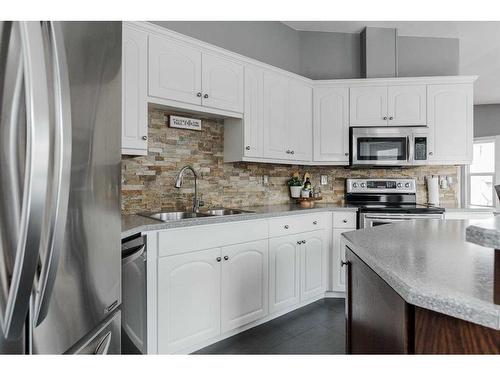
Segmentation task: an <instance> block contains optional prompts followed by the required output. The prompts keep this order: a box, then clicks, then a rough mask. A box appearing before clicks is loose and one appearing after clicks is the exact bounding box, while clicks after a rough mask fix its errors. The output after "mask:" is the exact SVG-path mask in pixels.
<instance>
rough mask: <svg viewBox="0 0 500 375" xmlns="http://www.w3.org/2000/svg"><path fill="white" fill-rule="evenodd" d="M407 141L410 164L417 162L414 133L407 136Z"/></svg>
mask: <svg viewBox="0 0 500 375" xmlns="http://www.w3.org/2000/svg"><path fill="white" fill-rule="evenodd" d="M406 142H407V143H408V147H407V152H408V158H407V159H406V160H407V161H408V164H415V150H414V147H415V138H414V137H413V135H409V136H408V137H406Z"/></svg>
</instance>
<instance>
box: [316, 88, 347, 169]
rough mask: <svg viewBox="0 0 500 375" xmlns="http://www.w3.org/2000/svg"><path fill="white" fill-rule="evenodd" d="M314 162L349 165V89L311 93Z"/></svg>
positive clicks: (318, 90)
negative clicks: (312, 103)
mask: <svg viewBox="0 0 500 375" xmlns="http://www.w3.org/2000/svg"><path fill="white" fill-rule="evenodd" d="M313 126H314V160H315V161H338V162H345V163H346V164H348V163H349V89H348V88H347V87H332V88H317V89H315V90H314V121H313Z"/></svg>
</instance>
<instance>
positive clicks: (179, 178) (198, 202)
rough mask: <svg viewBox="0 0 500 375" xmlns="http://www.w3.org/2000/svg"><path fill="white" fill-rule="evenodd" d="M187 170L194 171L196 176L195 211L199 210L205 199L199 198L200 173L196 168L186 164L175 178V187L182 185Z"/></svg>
mask: <svg viewBox="0 0 500 375" xmlns="http://www.w3.org/2000/svg"><path fill="white" fill-rule="evenodd" d="M186 170H190V171H191V172H193V176H194V198H193V212H199V211H200V206H203V205H204V203H203V201H201V200H199V199H198V173H196V171H195V170H194V168H193V167H192V166H190V165H185V166H184V167H182V168H181V170H180V171H179V173H178V174H177V178H176V179H175V185H174V186H175V187H176V188H177V189H179V188H180V187H181V186H182V178H183V177H184V172H185V171H186Z"/></svg>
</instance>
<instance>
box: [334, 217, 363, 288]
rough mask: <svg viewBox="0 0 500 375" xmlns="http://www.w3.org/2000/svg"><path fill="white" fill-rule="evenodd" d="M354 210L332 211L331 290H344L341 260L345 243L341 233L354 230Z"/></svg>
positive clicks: (343, 256)
mask: <svg viewBox="0 0 500 375" xmlns="http://www.w3.org/2000/svg"><path fill="white" fill-rule="evenodd" d="M356 217H357V214H356V212H334V213H333V232H332V253H331V254H332V255H331V260H330V269H331V273H332V278H331V280H332V285H331V290H332V291H334V292H345V267H342V266H341V261H342V260H344V259H345V244H344V241H343V237H342V233H344V232H350V231H352V230H356Z"/></svg>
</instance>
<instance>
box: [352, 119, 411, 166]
mask: <svg viewBox="0 0 500 375" xmlns="http://www.w3.org/2000/svg"><path fill="white" fill-rule="evenodd" d="M412 143H413V136H412V133H411V131H410V129H401V128H352V133H351V154H352V159H351V165H359V166H367V165H379V166H405V165H412V164H413V161H412V158H413V157H412V149H413V147H412Z"/></svg>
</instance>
